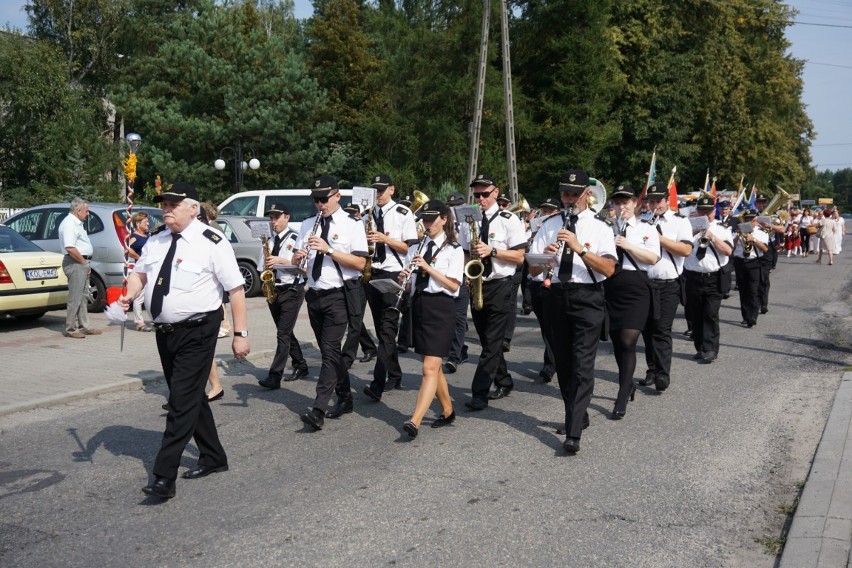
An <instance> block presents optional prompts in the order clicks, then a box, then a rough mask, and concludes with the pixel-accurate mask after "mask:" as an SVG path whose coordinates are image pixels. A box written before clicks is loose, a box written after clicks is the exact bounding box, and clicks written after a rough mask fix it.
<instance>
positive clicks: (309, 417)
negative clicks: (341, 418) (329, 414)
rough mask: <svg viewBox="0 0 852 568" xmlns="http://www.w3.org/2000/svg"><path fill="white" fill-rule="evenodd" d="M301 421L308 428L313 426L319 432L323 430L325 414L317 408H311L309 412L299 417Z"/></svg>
mask: <svg viewBox="0 0 852 568" xmlns="http://www.w3.org/2000/svg"><path fill="white" fill-rule="evenodd" d="M299 419H301V421H302V422H304V423H305V424H307V425H308V426H313V427H314V428H315V429H317V430H322V425H323V424H324V423H325V413H324V412H323V411H322V410H317V409H316V408H309V409H308V411H307V412H305V413H304V414H300V415H299Z"/></svg>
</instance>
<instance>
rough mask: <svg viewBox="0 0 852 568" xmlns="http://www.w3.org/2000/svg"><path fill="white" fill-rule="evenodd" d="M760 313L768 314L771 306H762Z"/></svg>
mask: <svg viewBox="0 0 852 568" xmlns="http://www.w3.org/2000/svg"><path fill="white" fill-rule="evenodd" d="M760 313H762V314H768V313H769V308H767V307H766V306H763V307H762V308H760Z"/></svg>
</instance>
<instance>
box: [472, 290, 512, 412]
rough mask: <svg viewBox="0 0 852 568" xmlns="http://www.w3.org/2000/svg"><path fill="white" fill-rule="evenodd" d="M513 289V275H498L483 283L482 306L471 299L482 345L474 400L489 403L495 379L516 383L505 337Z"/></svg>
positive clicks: (505, 383) (499, 382)
mask: <svg viewBox="0 0 852 568" xmlns="http://www.w3.org/2000/svg"><path fill="white" fill-rule="evenodd" d="M511 293H512V278H511V277H507V278H499V279H497V280H491V281H490V282H483V283H482V309H481V310H474V309H473V305H472V303H471V314H472V316H473V325H474V327H475V328H476V333H477V334H478V335H479V343H480V344H481V345H482V352H481V353H480V355H479V364H478V365H477V366H476V371H475V372H474V373H473V384H472V385H471V391H472V393H473V399H474V400H480V401H485V402H486V403H487V401H488V392H489V391H490V390H491V383H492V382H493V383H494V384H496V385H497V386H501V387H509V388H512V387H513V386H514V383H513V382H512V377H511V376H510V375H509V371H508V369H507V368H506V359H505V358H504V357H503V339H504V338H505V337H506V326H507V325H508V323H509V312H510V311H511V310H513V309H514V307H513V306H512V305H511V298H510V296H511Z"/></svg>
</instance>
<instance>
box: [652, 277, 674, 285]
mask: <svg viewBox="0 0 852 568" xmlns="http://www.w3.org/2000/svg"><path fill="white" fill-rule="evenodd" d="M651 282H659V283H660V284H668V283H669V282H677V278H651Z"/></svg>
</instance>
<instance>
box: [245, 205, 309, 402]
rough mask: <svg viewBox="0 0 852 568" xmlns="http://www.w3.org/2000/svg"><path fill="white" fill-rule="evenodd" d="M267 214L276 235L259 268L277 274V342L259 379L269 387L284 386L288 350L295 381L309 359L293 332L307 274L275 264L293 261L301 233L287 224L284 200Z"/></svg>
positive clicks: (274, 318)
mask: <svg viewBox="0 0 852 568" xmlns="http://www.w3.org/2000/svg"><path fill="white" fill-rule="evenodd" d="M265 215H266V216H267V217H269V225H270V227H271V228H272V233H273V235H274V237H273V239H272V250H270V256H269V257H267V258H263V254H261V258H260V259H259V260H258V263H257V269H258V270H259V271H263V270H272V271H273V274H274V275H275V284H274V286H275V299H274V300H273V301H272V303H270V304H268V305H269V313H270V314H271V315H272V321H273V322H275V329H276V338H277V343H276V347H275V356H274V357H273V358H272V365H271V366H270V367H269V372H268V373H267V375H266V378H264V379H261V380H259V381H258V383H259V384H260V386H262V387H265V388H268V389H277V388H281V379H282V377H283V376H284V367H285V366H287V355H288V353H289V356H290V359H291V360H292V362H293V373H292V374H291V375H290V376H289V377H287V379H286V380H288V381H295V380H296V379H299V378H301V377H305V376H307V374H308V363H307V362H306V361H305V358H304V356H302V347H301V346H300V345H299V340H298V339H296V336H295V335H293V328H294V327H295V326H296V319H297V318H298V317H299V310H301V309H302V303H303V302H304V301H305V281H304V278H301V277H296V276H295V275H294V274H290V273H287V272H284V271H282V270H276V269H275V268H274V266H275V265H283V264H286V265H289V264H291V262H292V259H293V253H294V251H295V250H296V239H297V238H298V236H299V235H298V233H296V231H293V230H292V229H290V228H289V227H288V225H289V223H290V210H289V209H287V206H286V205H284V204H283V203H275V202H273V203H271V204H270V205H269V208H268V209H267V210H266V213H265Z"/></svg>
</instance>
